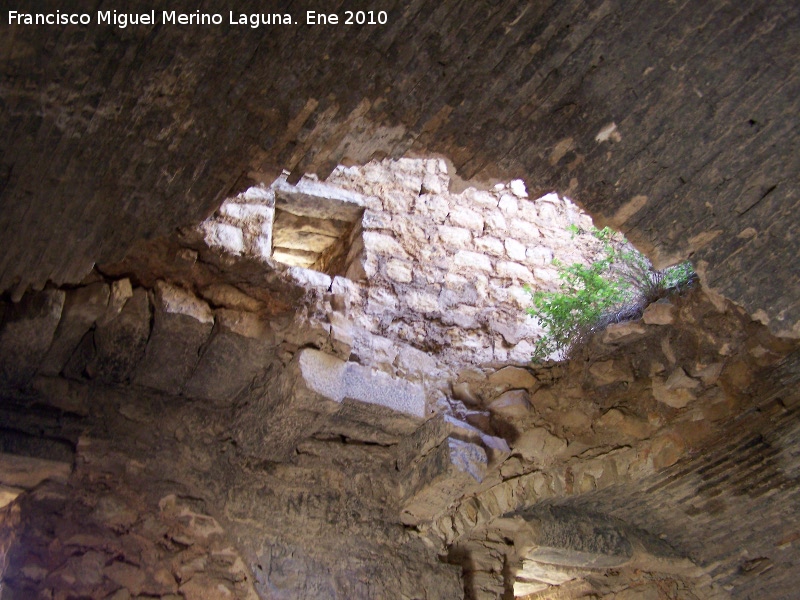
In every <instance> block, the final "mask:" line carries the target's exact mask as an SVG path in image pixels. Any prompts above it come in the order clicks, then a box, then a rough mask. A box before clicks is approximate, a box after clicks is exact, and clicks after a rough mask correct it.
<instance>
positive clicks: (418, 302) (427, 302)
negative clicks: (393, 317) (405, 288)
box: [405, 290, 439, 313]
mask: <svg viewBox="0 0 800 600" xmlns="http://www.w3.org/2000/svg"><path fill="white" fill-rule="evenodd" d="M405 301H406V304H408V307H409V308H410V309H411V310H413V311H415V312H420V313H430V312H435V311H438V310H439V297H438V296H436V295H434V294H429V293H426V292H418V291H416V290H412V291H409V292H407V293H406V295H405Z"/></svg>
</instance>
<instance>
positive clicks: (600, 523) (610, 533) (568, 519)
mask: <svg viewBox="0 0 800 600" xmlns="http://www.w3.org/2000/svg"><path fill="white" fill-rule="evenodd" d="M514 546H515V547H516V549H517V551H518V552H519V553H520V554H522V555H524V556H525V557H526V558H527V559H528V560H532V561H536V562H539V563H546V564H548V565H555V566H560V567H578V568H581V567H583V568H595V569H603V568H610V567H617V566H621V565H624V564H625V563H627V562H628V561H629V560H630V559H631V556H632V555H633V546H632V545H631V542H630V541H629V540H628V538H627V536H626V535H625V533H624V532H623V531H621V530H619V529H618V528H617V527H616V526H615V523H613V522H612V521H610V520H608V519H606V518H604V517H601V516H595V515H588V514H582V513H581V512H580V511H577V510H574V509H568V508H565V507H564V508H562V507H554V508H550V509H542V510H537V511H535V513H534V514H533V515H530V516H528V515H526V523H525V524H524V525H522V526H521V527H520V528H519V529H518V530H517V531H516V533H515V535H514Z"/></svg>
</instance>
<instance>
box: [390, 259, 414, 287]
mask: <svg viewBox="0 0 800 600" xmlns="http://www.w3.org/2000/svg"><path fill="white" fill-rule="evenodd" d="M411 265H412V263H411V262H408V261H404V260H396V259H392V260H390V261H389V262H388V263H387V264H386V276H387V277H388V278H389V279H391V280H392V281H396V282H398V283H411V280H412V279H413V275H412V273H411Z"/></svg>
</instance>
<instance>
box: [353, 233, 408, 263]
mask: <svg viewBox="0 0 800 600" xmlns="http://www.w3.org/2000/svg"><path fill="white" fill-rule="evenodd" d="M363 239H364V247H365V248H366V249H367V252H372V253H376V254H383V255H384V256H389V257H392V258H402V259H406V260H408V259H409V258H410V257H409V256H408V254H406V251H405V250H404V249H403V247H402V246H401V245H400V244H399V242H398V241H397V240H395V239H394V238H393V237H392V236H390V235H386V234H385V233H377V232H375V231H365V232H364V235H363Z"/></svg>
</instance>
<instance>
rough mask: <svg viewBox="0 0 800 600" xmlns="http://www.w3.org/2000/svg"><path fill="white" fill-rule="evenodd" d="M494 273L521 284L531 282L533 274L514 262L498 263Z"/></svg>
mask: <svg viewBox="0 0 800 600" xmlns="http://www.w3.org/2000/svg"><path fill="white" fill-rule="evenodd" d="M496 273H497V275H498V276H500V277H507V278H509V279H515V280H517V281H521V282H529V281H533V274H532V273H531V271H530V269H528V268H527V267H524V266H522V265H520V264H518V263H514V262H508V261H498V263H497V269H496Z"/></svg>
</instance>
